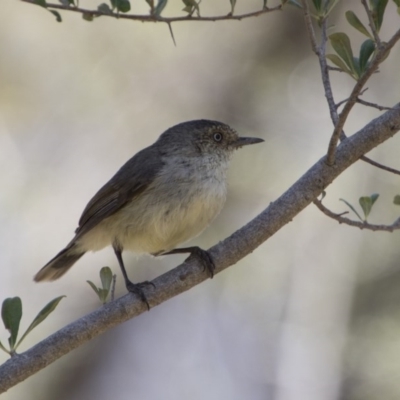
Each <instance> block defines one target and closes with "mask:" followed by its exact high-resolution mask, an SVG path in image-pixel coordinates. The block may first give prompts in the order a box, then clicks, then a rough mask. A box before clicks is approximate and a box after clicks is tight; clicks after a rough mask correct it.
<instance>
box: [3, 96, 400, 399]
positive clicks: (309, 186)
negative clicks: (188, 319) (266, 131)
mask: <svg viewBox="0 0 400 400" xmlns="http://www.w3.org/2000/svg"><path fill="white" fill-rule="evenodd" d="M399 130H400V103H399V104H397V105H396V106H395V107H394V108H393V109H391V110H389V111H387V112H386V113H385V114H383V115H382V116H380V117H378V118H376V119H374V120H373V121H371V122H370V123H369V124H368V125H366V126H365V127H364V128H363V129H361V130H360V131H359V132H357V133H356V134H354V135H352V136H351V137H350V138H348V139H346V140H344V141H343V142H342V143H341V144H340V145H339V146H338V148H337V153H336V163H335V164H334V165H333V166H329V165H327V163H326V157H323V158H321V159H320V160H319V161H317V162H316V163H315V164H314V166H312V167H311V168H310V169H309V170H308V171H307V172H306V173H305V174H304V175H303V176H302V177H301V178H300V179H299V180H298V181H297V182H296V183H295V184H294V185H292V186H291V187H290V188H289V189H288V190H287V191H286V192H285V193H284V194H283V195H282V196H281V197H279V198H278V199H277V200H276V201H275V202H273V203H271V204H270V206H269V207H268V208H267V209H265V210H264V211H263V212H262V213H261V214H259V215H258V216H257V217H256V218H254V219H253V220H252V221H250V222H249V223H248V224H247V225H245V226H244V227H242V228H241V229H239V230H238V231H236V232H235V233H233V234H232V235H231V236H230V237H228V238H227V239H225V240H224V241H223V242H220V243H218V244H217V245H215V246H214V247H212V248H211V249H210V250H209V251H210V254H211V255H212V257H213V259H214V261H215V265H216V273H219V272H221V271H223V270H224V269H226V268H228V267H229V266H231V265H233V264H235V263H236V262H237V261H239V260H240V259H242V258H244V257H245V256H246V255H247V254H249V253H251V252H252V251H254V250H255V249H256V248H257V247H258V246H260V245H261V244H262V243H264V242H265V241H266V240H267V239H268V238H270V237H271V236H272V235H274V234H275V233H276V232H277V231H278V230H279V229H281V228H282V227H283V226H284V225H286V224H287V223H288V222H290V221H291V220H292V219H293V218H294V217H295V216H296V215H297V214H298V213H300V212H301V211H302V210H303V209H304V208H305V207H307V206H308V205H309V204H310V203H311V202H312V201H313V200H314V199H315V198H317V196H318V195H320V194H321V192H322V191H323V190H324V189H325V188H326V187H327V186H328V185H329V184H330V183H331V182H332V181H333V180H334V179H335V178H337V177H338V176H339V175H340V174H341V173H342V172H343V171H344V170H346V169H347V168H348V167H350V166H351V165H352V164H354V163H355V162H356V161H357V160H358V159H359V158H360V157H361V156H363V155H364V154H366V153H368V152H369V151H370V150H372V149H373V148H375V147H376V146H378V145H379V144H381V143H382V142H384V141H386V140H388V139H389V138H391V137H392V136H393V135H394V134H395V133H396V132H397V131H399ZM206 279H207V274H206V273H204V272H203V271H202V266H201V265H199V264H198V263H197V262H196V260H188V261H187V262H184V263H183V264H181V265H179V266H178V267H176V268H174V269H173V270H171V271H169V272H167V273H165V274H163V275H161V276H159V277H158V278H156V279H155V280H154V281H153V283H154V284H155V286H156V289H151V288H148V289H147V290H146V297H147V299H148V301H149V303H150V306H151V307H155V306H157V305H158V304H161V303H163V302H164V301H166V300H168V299H170V298H172V297H174V296H177V295H178V294H180V293H183V292H185V291H187V290H189V289H190V288H192V287H193V286H195V285H198V284H199V283H201V282H203V281H204V280H206ZM145 311H146V306H145V305H144V303H143V302H142V301H140V300H139V299H138V298H137V297H136V296H134V295H132V294H127V295H125V296H123V297H121V298H119V299H117V300H115V301H113V302H112V303H109V304H106V305H105V306H103V307H101V308H100V309H98V310H96V311H94V312H92V313H91V314H88V315H86V316H84V317H82V318H80V319H79V320H77V321H75V322H73V323H71V324H69V325H67V326H66V327H64V328H62V329H60V330H59V331H58V332H56V333H54V334H52V335H51V336H49V337H48V338H46V339H44V340H43V341H41V342H40V343H38V344H37V345H35V346H34V347H32V348H31V349H29V350H27V351H26V352H24V353H21V354H17V355H15V356H14V357H12V358H10V359H9V360H8V361H6V362H5V363H4V364H3V365H1V366H0V393H3V392H5V391H7V390H8V389H9V388H11V387H12V386H14V385H16V384H18V383H19V382H21V381H23V380H25V379H26V378H28V377H29V376H31V375H33V374H35V373H36V372H38V371H39V370H41V369H43V368H45V367H46V366H47V365H49V364H51V363H52V362H54V361H56V360H57V359H59V358H60V357H62V356H63V355H65V354H67V353H69V352H70V351H72V350H74V349H76V348H77V347H79V346H81V345H83V344H84V343H86V342H88V341H89V340H91V339H93V338H94V337H96V336H98V335H100V334H101V333H103V332H105V331H106V330H108V329H110V328H113V327H114V326H117V325H119V324H121V323H122V322H125V321H127V320H129V319H131V318H133V317H135V316H137V315H139V314H141V313H143V312H145Z"/></svg>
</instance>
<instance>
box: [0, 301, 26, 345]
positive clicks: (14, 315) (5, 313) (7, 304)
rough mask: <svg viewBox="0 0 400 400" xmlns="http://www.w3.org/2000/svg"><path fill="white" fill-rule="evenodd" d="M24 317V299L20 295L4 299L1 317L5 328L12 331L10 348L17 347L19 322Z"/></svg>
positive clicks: (9, 340)
mask: <svg viewBox="0 0 400 400" xmlns="http://www.w3.org/2000/svg"><path fill="white" fill-rule="evenodd" d="M21 317H22V301H21V299H20V298H19V297H11V298H10V297H9V298H7V299H5V300H4V301H3V305H2V307H1V318H2V319H3V323H4V326H5V328H6V329H7V330H8V331H9V332H10V337H9V339H8V342H9V344H10V349H11V350H14V349H15V343H16V341H17V336H18V330H19V323H20V322H21Z"/></svg>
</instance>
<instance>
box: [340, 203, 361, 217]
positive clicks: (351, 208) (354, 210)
mask: <svg viewBox="0 0 400 400" xmlns="http://www.w3.org/2000/svg"><path fill="white" fill-rule="evenodd" d="M339 200H340V201H343V203H345V204H346V205H347V206H348V207H349V208H350V210H351V211H353V212H354V214H356V215H357V217H358V219H359V220H360V221H361V222H363V219H362V218H361V216H360V214H359V213H358V212H357V211H356V209H355V208H354V207H353V206H352V205H351V204H350V203H349V202H348V201H346V200H345V199H339Z"/></svg>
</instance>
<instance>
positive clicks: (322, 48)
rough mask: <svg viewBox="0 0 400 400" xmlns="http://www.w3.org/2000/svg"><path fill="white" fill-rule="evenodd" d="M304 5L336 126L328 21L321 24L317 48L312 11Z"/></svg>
mask: <svg viewBox="0 0 400 400" xmlns="http://www.w3.org/2000/svg"><path fill="white" fill-rule="evenodd" d="M301 3H302V5H303V10H304V11H303V16H304V21H305V24H306V28H307V32H308V36H309V38H310V42H311V46H312V48H313V51H314V52H315V54H316V55H317V56H318V60H319V65H320V69H321V76H322V84H323V86H324V92H325V97H326V100H327V102H328V106H329V112H330V115H331V119H332V122H333V124H334V125H336V123H337V120H338V114H337V110H336V106H335V101H334V98H333V92H332V86H331V81H330V78H329V67H328V63H327V61H326V57H325V53H326V43H327V41H328V38H327V33H326V19H324V20H323V21H322V23H321V44H320V45H319V46H317V44H316V39H315V32H314V28H313V24H312V18H311V14H310V10H309V7H308V1H307V0H301Z"/></svg>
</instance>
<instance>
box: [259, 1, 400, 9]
mask: <svg viewBox="0 0 400 400" xmlns="http://www.w3.org/2000/svg"><path fill="white" fill-rule="evenodd" d="M267 1H268V0H263V9H265V8H267ZM399 1H400V0H399Z"/></svg>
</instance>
